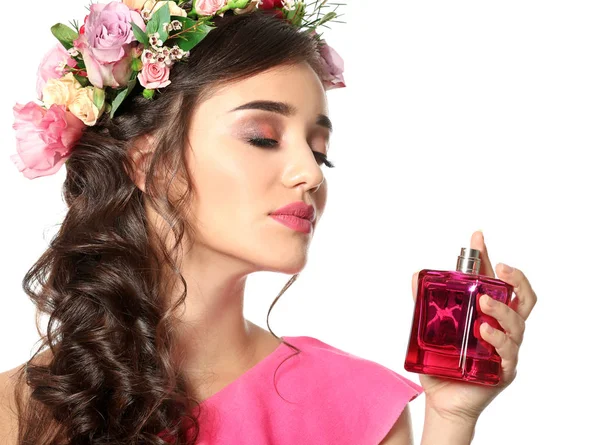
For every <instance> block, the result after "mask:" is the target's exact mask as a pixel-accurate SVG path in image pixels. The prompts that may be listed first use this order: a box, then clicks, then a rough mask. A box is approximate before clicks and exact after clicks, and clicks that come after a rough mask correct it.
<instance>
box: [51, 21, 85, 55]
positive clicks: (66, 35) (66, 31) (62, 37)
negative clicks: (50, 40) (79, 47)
mask: <svg viewBox="0 0 600 445" xmlns="http://www.w3.org/2000/svg"><path fill="white" fill-rule="evenodd" d="M50 31H52V34H54V37H56V38H57V39H58V41H59V42H60V43H62V45H63V46H64V47H65V48H66V49H69V48H73V40H75V39H77V38H78V37H79V34H77V33H76V32H75V31H73V30H72V29H71V28H69V27H68V26H67V25H63V24H62V23H57V24H56V25H54V26H53V27H52V28H50Z"/></svg>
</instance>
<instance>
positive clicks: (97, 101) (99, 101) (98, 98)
mask: <svg viewBox="0 0 600 445" xmlns="http://www.w3.org/2000/svg"><path fill="white" fill-rule="evenodd" d="M105 97H106V94H105V92H104V89H103V88H98V87H94V105H96V108H98V109H99V110H102V107H103V106H104V99H105Z"/></svg>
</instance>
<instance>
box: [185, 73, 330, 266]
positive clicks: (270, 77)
mask: <svg viewBox="0 0 600 445" xmlns="http://www.w3.org/2000/svg"><path fill="white" fill-rule="evenodd" d="M267 102H272V104H268V103H267ZM252 103H254V105H252ZM260 103H262V104H263V105H262V108H263V109H260V108H261V104H260ZM242 106H245V107H244V108H243V109H237V110H236V108H240V107H242ZM265 106H267V108H269V110H265V109H264V108H265ZM327 114H328V110H327V99H326V96H325V92H324V89H323V87H322V85H321V82H320V80H319V78H318V76H317V74H316V73H315V72H314V71H313V69H312V68H311V67H310V66H309V65H308V64H307V63H302V64H296V65H292V66H283V67H277V68H274V69H271V70H269V71H266V72H263V73H261V74H258V75H256V76H253V77H251V78H248V79H244V80H241V81H238V82H236V83H234V84H229V85H227V86H226V87H225V88H223V89H221V90H220V91H218V92H217V94H215V95H213V96H211V97H210V98H209V99H207V100H205V101H204V102H202V103H201V104H200V105H199V106H198V107H197V109H196V110H195V113H194V115H193V116H192V121H191V125H190V130H189V138H190V153H189V155H190V156H189V158H188V162H189V168H190V172H191V175H192V182H193V184H192V185H193V187H194V189H195V193H196V197H195V201H194V202H193V203H192V213H191V215H192V217H193V218H194V221H193V224H194V225H195V226H196V228H197V234H198V235H197V239H195V240H193V246H192V249H193V250H194V251H195V254H198V255H201V256H202V258H203V259H208V260H209V261H210V260H211V259H212V260H217V258H221V259H223V258H224V259H226V260H227V261H230V260H233V261H234V263H235V266H234V267H237V268H238V269H239V272H240V273H249V272H252V271H256V270H268V271H279V272H283V273H289V274H293V273H298V272H299V271H300V270H301V269H302V268H303V267H304V265H305V264H306V260H307V254H308V246H309V243H310V241H311V239H312V236H313V232H314V229H315V226H316V224H317V222H318V221H319V219H320V217H321V215H322V213H323V210H324V208H325V203H326V199H327V183H326V181H325V171H324V170H325V169H327V167H326V166H325V164H323V160H322V156H321V155H325V154H326V153H327V150H328V142H329V136H330V129H329V128H328V119H327V118H326V116H327ZM261 145H262V146H261ZM297 201H302V202H304V203H305V204H308V205H312V206H313V207H314V210H315V215H316V217H315V220H314V221H313V223H312V227H311V228H310V231H309V232H308V233H306V232H303V231H299V230H295V229H293V228H290V227H288V226H286V225H284V224H282V223H280V222H278V220H277V219H275V218H273V217H272V216H270V213H271V212H274V211H275V210H277V209H279V208H280V207H283V206H285V205H287V204H290V203H293V202H297ZM193 254H194V253H193Z"/></svg>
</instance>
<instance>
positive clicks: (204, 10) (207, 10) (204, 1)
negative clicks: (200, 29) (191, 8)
mask: <svg viewBox="0 0 600 445" xmlns="http://www.w3.org/2000/svg"><path fill="white" fill-rule="evenodd" d="M225 3H227V1H226V0H196V12H197V13H198V14H200V15H213V14H214V13H215V12H217V11H218V10H219V9H221V8H222V7H223V6H225Z"/></svg>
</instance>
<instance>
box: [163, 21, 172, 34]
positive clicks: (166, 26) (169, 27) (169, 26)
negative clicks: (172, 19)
mask: <svg viewBox="0 0 600 445" xmlns="http://www.w3.org/2000/svg"><path fill="white" fill-rule="evenodd" d="M163 29H164V30H165V31H167V32H171V31H173V25H172V24H171V23H163Z"/></svg>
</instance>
